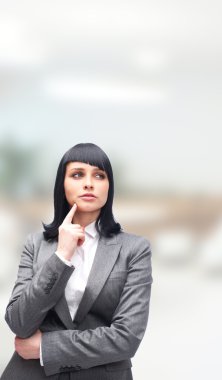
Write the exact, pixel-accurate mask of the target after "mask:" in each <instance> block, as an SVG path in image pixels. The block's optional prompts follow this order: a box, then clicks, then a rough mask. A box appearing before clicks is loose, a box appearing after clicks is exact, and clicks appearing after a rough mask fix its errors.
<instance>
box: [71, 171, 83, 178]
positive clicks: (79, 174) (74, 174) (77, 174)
mask: <svg viewBox="0 0 222 380" xmlns="http://www.w3.org/2000/svg"><path fill="white" fill-rule="evenodd" d="M82 175H83V173H82V172H76V173H73V174H72V177H73V178H78V177H81V176H82Z"/></svg>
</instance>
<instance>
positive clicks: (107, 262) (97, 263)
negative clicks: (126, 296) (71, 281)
mask: <svg viewBox="0 0 222 380" xmlns="http://www.w3.org/2000/svg"><path fill="white" fill-rule="evenodd" d="M120 247H121V244H119V243H117V239H116V236H114V237H112V238H109V239H108V238H104V237H102V238H100V239H99V242H98V246H97V250H96V253H95V258H94V261H93V265H92V268H91V271H90V274H89V277H88V281H87V285H86V288H85V291H84V293H83V297H82V299H81V302H80V304H79V307H78V309H77V312H76V315H75V317H74V321H72V318H71V315H70V312H69V308H68V304H67V301H66V298H65V293H64V294H63V296H62V297H61V298H60V300H59V301H58V302H57V304H56V305H55V307H54V310H55V311H56V313H57V314H58V316H59V318H60V320H61V321H62V322H63V324H64V325H65V326H66V328H67V329H73V328H74V323H80V322H81V321H82V320H83V318H84V317H85V315H86V314H87V313H88V311H89V310H90V308H91V306H92V304H93V302H94V301H95V299H96V298H97V296H98V295H99V293H100V291H101V289H102V287H103V285H104V284H105V282H106V279H107V277H108V276H109V274H110V272H111V270H112V268H113V266H114V264H115V261H116V259H117V257H118V254H119V251H120ZM53 249H54V250H55V247H54V246H53ZM73 322H74V323H73Z"/></svg>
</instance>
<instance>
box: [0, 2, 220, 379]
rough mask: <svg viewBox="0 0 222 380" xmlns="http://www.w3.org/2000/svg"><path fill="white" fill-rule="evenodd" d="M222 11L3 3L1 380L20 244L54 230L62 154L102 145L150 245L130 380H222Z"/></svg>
mask: <svg viewBox="0 0 222 380" xmlns="http://www.w3.org/2000/svg"><path fill="white" fill-rule="evenodd" d="M221 8H222V7H221V2H219V0H212V1H211V2H207V1H205V0H202V1H200V0H192V1H191V0H187V1H181V0H179V1H178V0H177V1H175V0H169V1H167V2H166V1H163V0H156V1H153V0H151V1H149V2H147V1H142V0H137V1H135V0H128V1H123V0H118V1H116V0H112V2H111V1H104V0H103V1H100V0H94V1H93V2H92V1H84V0H82V1H81V2H77V1H75V0H74V1H73V0H72V1H71V0H63V1H61V0H60V1H58V0H53V1H51V0H44V1H38V2H35V1H30V0H29V1H27V0H21V1H19V2H18V1H15V0H7V1H5V0H2V1H0V129H1V133H0V205H1V212H0V246H1V250H0V252H1V266H0V287H1V302H0V341H1V342H2V349H1V351H0V373H1V372H2V371H3V369H4V368H5V366H6V364H7V362H8V360H9V358H10V357H11V355H12V353H13V349H14V336H13V334H12V332H11V331H10V330H9V328H8V326H7V325H6V322H5V321H4V313H5V308H6V305H7V303H8V300H9V297H10V294H11V291H12V287H13V285H14V282H15V279H16V274H17V267H18V263H19V258H20V254H21V251H22V247H23V243H24V239H25V237H26V235H27V234H28V233H29V232H33V231H36V230H42V221H43V222H45V223H49V222H51V221H52V217H53V187H54V181H55V176H56V171H57V167H58V164H59V161H60V159H61V157H62V155H63V154H64V153H65V152H66V151H67V150H68V149H69V148H70V147H71V146H73V145H75V144H77V143H79V142H93V143H96V144H97V145H99V146H100V147H101V148H102V149H104V150H105V152H106V153H107V154H108V156H109V158H110V160H111V162H112V165H113V170H114V177H115V187H116V192H115V194H116V195H115V202H114V214H115V217H116V219H117V220H118V221H119V222H120V223H121V224H122V226H123V228H124V229H125V230H126V231H128V232H132V233H136V234H139V235H143V236H145V237H147V238H148V239H150V241H151V244H152V251H153V258H152V263H153V279H154V281H153V287H152V295H151V304H150V316H149V322H148V328H147V330H146V333H145V336H144V339H143V341H142V343H141V345H140V347H139V349H138V351H137V353H136V356H135V357H134V358H133V375H134V379H135V380H147V379H152V380H165V379H167V380H178V378H179V379H180V380H185V379H186V380H187V379H189V380H197V379H201V380H209V379H213V380H219V379H221V378H222V370H221V365H220V364H219V354H220V356H221V341H222V329H221V321H222V304H221V298H222V297H221V294H222V174H221V170H220V163H221V161H222V149H221V140H222V130H221V121H222V115H221V84H222V69H221V67H222V43H221V42H222V41H221V33H222V27H221V11H222V9H221ZM3 346H4V350H3ZM219 347H220V351H219Z"/></svg>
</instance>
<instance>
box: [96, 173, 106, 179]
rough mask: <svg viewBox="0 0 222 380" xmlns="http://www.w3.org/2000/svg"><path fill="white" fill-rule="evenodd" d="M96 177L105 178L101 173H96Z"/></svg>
mask: <svg viewBox="0 0 222 380" xmlns="http://www.w3.org/2000/svg"><path fill="white" fill-rule="evenodd" d="M96 176H98V177H99V178H101V179H104V178H106V176H105V174H103V173H97V174H96Z"/></svg>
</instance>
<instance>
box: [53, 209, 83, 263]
mask: <svg viewBox="0 0 222 380" xmlns="http://www.w3.org/2000/svg"><path fill="white" fill-rule="evenodd" d="M76 209H77V205H76V203H74V205H73V206H72V208H71V209H70V211H69V212H68V214H67V215H66V217H65V219H64V220H63V222H62V224H61V225H60V226H59V239H58V247H57V252H58V253H59V254H61V255H62V256H63V257H64V258H65V259H67V260H70V259H71V257H72V255H73V253H74V251H75V249H76V247H77V246H80V245H82V244H83V243H84V240H85V234H84V228H83V227H81V226H80V224H72V220H73V216H74V214H75V212H76Z"/></svg>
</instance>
